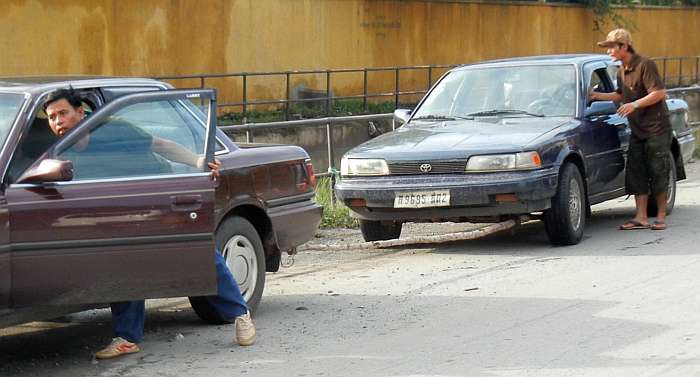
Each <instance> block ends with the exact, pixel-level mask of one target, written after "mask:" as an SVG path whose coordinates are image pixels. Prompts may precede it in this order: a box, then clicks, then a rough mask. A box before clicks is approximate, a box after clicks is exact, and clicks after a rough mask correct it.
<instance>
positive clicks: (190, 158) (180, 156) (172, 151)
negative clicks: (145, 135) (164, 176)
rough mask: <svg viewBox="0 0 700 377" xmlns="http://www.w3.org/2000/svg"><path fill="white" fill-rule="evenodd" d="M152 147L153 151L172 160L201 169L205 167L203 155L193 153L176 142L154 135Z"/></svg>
mask: <svg viewBox="0 0 700 377" xmlns="http://www.w3.org/2000/svg"><path fill="white" fill-rule="evenodd" d="M151 147H152V148H153V152H156V153H158V154H159V155H161V156H163V157H165V158H167V159H168V160H170V161H173V162H179V163H181V164H185V165H189V166H193V167H197V168H200V169H201V168H203V167H204V157H203V156H199V155H197V154H195V153H192V152H191V151H190V150H188V149H187V148H185V147H183V146H182V145H180V144H178V143H176V142H173V141H170V140H166V139H161V138H159V137H157V136H154V137H153V143H152V145H151Z"/></svg>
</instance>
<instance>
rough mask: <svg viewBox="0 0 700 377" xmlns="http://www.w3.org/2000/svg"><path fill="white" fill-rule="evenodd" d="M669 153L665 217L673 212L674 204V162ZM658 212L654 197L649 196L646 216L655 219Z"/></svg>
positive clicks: (671, 154)
mask: <svg viewBox="0 0 700 377" xmlns="http://www.w3.org/2000/svg"><path fill="white" fill-rule="evenodd" d="M668 153H669V161H670V171H669V172H668V189H667V190H666V215H670V214H671V212H673V206H674V205H675V204H676V160H675V159H674V158H673V153H671V152H668ZM658 212H659V207H658V206H657V205H656V198H655V197H654V195H649V202H648V204H647V216H649V217H656V215H657V214H658Z"/></svg>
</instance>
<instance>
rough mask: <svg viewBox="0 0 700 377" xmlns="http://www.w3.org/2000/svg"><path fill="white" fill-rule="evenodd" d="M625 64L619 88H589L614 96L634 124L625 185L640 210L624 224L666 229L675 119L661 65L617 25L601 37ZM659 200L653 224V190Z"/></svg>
mask: <svg viewBox="0 0 700 377" xmlns="http://www.w3.org/2000/svg"><path fill="white" fill-rule="evenodd" d="M598 46H600V47H604V48H607V53H608V55H610V57H612V58H613V60H615V61H621V62H622V67H621V68H620V70H619V71H618V73H617V83H618V88H617V91H615V92H613V93H599V92H592V93H590V99H591V101H615V102H621V103H622V105H620V107H619V108H618V110H617V113H618V114H620V116H623V117H627V120H628V121H629V124H630V127H631V129H632V136H631V138H630V143H629V150H628V152H627V167H626V177H625V188H626V191H627V193H628V194H630V195H634V201H635V205H636V208H637V210H636V214H635V216H634V218H633V219H631V220H629V221H627V222H626V223H624V224H622V225H620V229H622V230H630V229H649V228H651V229H654V230H664V229H666V196H667V191H668V184H669V173H670V169H671V163H670V160H669V158H671V157H670V154H671V153H670V151H671V139H672V134H671V123H670V121H669V119H668V108H667V107H666V101H665V99H666V88H665V86H664V83H663V80H662V79H661V76H660V75H659V72H658V70H657V68H656V64H655V63H654V62H653V61H651V60H649V59H648V58H645V57H643V56H640V55H638V54H637V53H636V52H635V50H634V48H633V47H632V36H631V35H630V33H629V32H628V31H627V30H625V29H615V30H613V31H611V32H610V33H608V36H607V38H606V39H605V40H604V41H602V42H598ZM650 193H651V195H654V198H655V199H656V203H657V207H658V214H657V216H656V221H654V223H653V224H650V223H649V218H648V217H647V204H648V202H649V194H650Z"/></svg>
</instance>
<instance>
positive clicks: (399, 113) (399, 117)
mask: <svg viewBox="0 0 700 377" xmlns="http://www.w3.org/2000/svg"><path fill="white" fill-rule="evenodd" d="M411 112H412V110H409V109H396V110H394V122H395V123H396V125H397V126H400V125H402V124H404V123H406V122H408V119H410V118H411Z"/></svg>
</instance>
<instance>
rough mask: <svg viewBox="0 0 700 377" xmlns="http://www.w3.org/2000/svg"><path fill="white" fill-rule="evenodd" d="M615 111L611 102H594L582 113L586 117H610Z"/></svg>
mask: <svg viewBox="0 0 700 377" xmlns="http://www.w3.org/2000/svg"><path fill="white" fill-rule="evenodd" d="M616 111H617V106H615V102H613V101H595V102H592V103H591V105H590V106H588V108H587V109H586V111H585V112H584V115H585V116H586V117H592V116H598V115H612V114H615V112H616Z"/></svg>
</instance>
